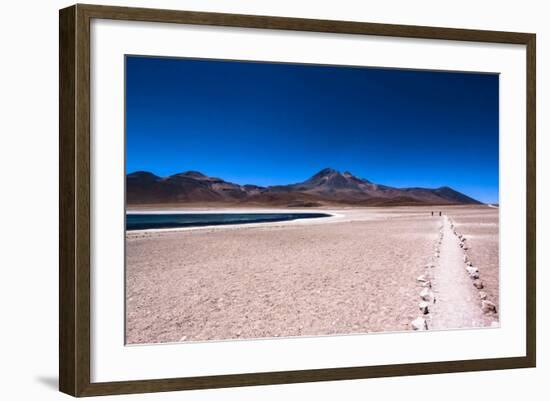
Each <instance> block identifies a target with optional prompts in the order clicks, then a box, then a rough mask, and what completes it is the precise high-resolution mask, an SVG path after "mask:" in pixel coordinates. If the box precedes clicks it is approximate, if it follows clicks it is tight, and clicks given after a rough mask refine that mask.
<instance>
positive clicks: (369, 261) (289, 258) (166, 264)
mask: <svg viewBox="0 0 550 401" xmlns="http://www.w3.org/2000/svg"><path fill="white" fill-rule="evenodd" d="M318 210H319V209H315V210H309V211H318ZM322 210H324V211H326V212H330V213H332V214H334V217H330V218H322V219H309V220H301V221H287V222H280V223H266V224H264V223H262V224H249V225H242V226H218V227H201V228H192V229H177V230H166V231H163V230H157V231H135V232H129V233H127V249H126V253H127V261H126V283H127V288H126V313H127V316H126V341H127V343H128V344H142V343H163V342H178V341H205V340H223V339H235V338H261V337H287V336H312V335H334V334H351V333H367V332H381V331H404V330H413V329H414V328H415V327H416V328H417V329H425V328H428V329H430V330H431V329H455V328H469V327H479V326H491V325H495V324H496V323H495V322H498V310H499V309H498V308H499V304H498V301H499V288H498V280H499V278H498V277H499V276H498V266H499V260H498V230H499V226H498V208H489V207H487V206H447V207H394V208H348V209H344V208H342V209H326V210H325V209H322ZM431 210H435V211H439V210H441V211H442V214H443V216H441V217H439V216H438V214H437V213H436V215H435V216H433V217H432V216H431V213H430V211H431ZM293 211H294V212H295V211H296V210H293ZM239 212H242V210H239ZM461 238H464V239H461ZM465 248H466V249H465ZM465 256H466V258H465ZM466 262H470V264H471V265H472V266H468V264H467V263H466ZM466 268H469V269H470V272H468V270H466ZM477 276H479V278H478V279H474V278H475V277H477ZM474 282H475V283H476V285H477V286H478V287H481V285H482V286H483V288H476V287H474V285H473V284H474ZM421 294H422V296H421ZM422 297H423V298H424V299H422ZM484 297H485V298H484ZM482 298H484V299H482ZM434 299H435V302H434ZM484 301H485V302H484ZM422 302H426V303H425V304H422ZM493 305H494V308H493ZM482 306H483V309H484V310H482ZM424 312H427V313H426V314H424ZM419 318H420V319H419ZM413 322H414V324H413Z"/></svg>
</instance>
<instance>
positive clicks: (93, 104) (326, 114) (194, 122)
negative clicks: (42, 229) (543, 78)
mask: <svg viewBox="0 0 550 401" xmlns="http://www.w3.org/2000/svg"><path fill="white" fill-rule="evenodd" d="M535 283H536V280H535V35H534V34H529V33H512V32H494V31H479V30H465V29H450V28H433V27H419V26H402V25H385V24H371V23H362V22H347V21H346V22H345V21H327V20H309V19H296V18H282V17H266V16H251V15H231V14H217V13H201V12H187V11H169V10H153V9H137V8H122V7H107V6H94V5H75V6H72V7H69V8H66V9H63V10H61V11H60V390H61V391H63V392H65V393H68V394H71V395H74V396H91V395H104V394H121V393H140V392H154V391H171V390H185V389H201V388H216V387H231V386H248V385H261V384H278V383H295V382H309V381H323V380H343V379H360V378H373V377H384V376H397V375H418V374H431V373H441V372H460V371H477V370H489V369H510V368H523V367H534V366H535V360H536V348H535V344H536V340H535V332H536V329H535V327H536V326H535V325H536V319H535V298H536V295H535Z"/></svg>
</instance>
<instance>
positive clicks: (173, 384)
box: [59, 4, 536, 396]
mask: <svg viewBox="0 0 550 401" xmlns="http://www.w3.org/2000/svg"><path fill="white" fill-rule="evenodd" d="M92 18H100V19H114V20H131V21H149V22H169V23H181V24H196V25H212V26H228V27H243V28H264V29H265V28H267V29H282V30H294V31H311V32H331V33H343V34H357V35H378V36H394V37H404V38H425V39H441V40H457V41H475V42H492V43H511V44H520V45H525V46H526V48H527V58H526V65H527V121H526V124H527V177H526V178H527V194H526V196H527V227H526V229H527V242H526V248H527V260H526V269H527V271H526V274H527V288H526V290H527V309H526V316H527V324H526V327H525V330H526V339H527V342H526V350H527V353H526V356H524V357H513V358H494V359H478V360H463V361H442V362H433V363H411V364H399V365H381V366H365V367H349V368H328V369H315V370H300V371H285V372H265V373H249V374H232V375H222V376H203V377H187V378H186V377H182V378H167V379H159V380H136V381H122V382H102V383H91V382H90V21H91V19H92ZM535 43H536V36H535V34H531V33H515V32H496V31H481V30H467V29H451V28H434V27H422V26H405V25H387V24H372V23H364V22H350V21H330V20H313V19H301V18H282V17H267V16H255V15H237V14H218V13H203V12H193V11H171V10H156V9H143V8H126V7H111V6H96V5H82V4H77V5H74V6H72V7H68V8H65V9H62V10H60V13H59V60H60V63H59V92H60V101H59V130H60V139H59V151H60V170H59V227H60V234H59V257H60V264H59V274H60V277H59V388H60V390H61V391H62V392H64V393H67V394H70V395H73V396H93V395H106V394H123V393H144V392H155V391H173V390H189V389H205V388H219V387H235V386H252V385H264V384H280V383H298V382H314V381H324V380H348V379H364V378H371V377H389V376H402V375H421V374H433V373H448V372H466V371H480V370H494V369H511V368H526V367H534V366H535V364H536V303H535V302H536V292H535V291H536V271H535V269H536V268H535V251H536V242H535V231H536V228H535V224H536V223H535V215H536V210H535V209H536V201H535V196H536V188H535V167H536V166H535V158H536V154H535V119H536V114H535V113H536V111H535V98H536V95H535V73H536V71H535V64H536V59H535V47H536V45H535Z"/></svg>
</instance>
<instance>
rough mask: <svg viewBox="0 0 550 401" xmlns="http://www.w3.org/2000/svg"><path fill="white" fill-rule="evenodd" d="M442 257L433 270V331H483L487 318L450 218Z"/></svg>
mask: <svg viewBox="0 0 550 401" xmlns="http://www.w3.org/2000/svg"><path fill="white" fill-rule="evenodd" d="M442 224H443V231H442V233H443V238H442V240H441V244H440V246H439V250H440V254H439V258H437V259H436V263H435V267H434V268H433V269H432V286H433V288H432V291H433V292H434V296H435V299H436V302H435V304H433V306H432V307H431V310H430V320H431V322H430V323H429V327H430V329H431V330H432V329H433V330H443V329H453V328H467V327H480V326H485V325H486V322H485V320H486V317H485V316H484V314H483V312H482V310H481V308H480V297H479V292H478V290H476V288H475V287H474V286H473V285H472V279H471V278H470V277H469V275H468V273H467V272H466V270H465V264H464V259H463V258H464V252H463V251H462V248H461V247H460V240H459V238H458V237H457V236H456V235H454V233H453V229H452V227H451V222H450V221H449V219H448V218H447V216H443V218H442Z"/></svg>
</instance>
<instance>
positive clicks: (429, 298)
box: [420, 288, 434, 302]
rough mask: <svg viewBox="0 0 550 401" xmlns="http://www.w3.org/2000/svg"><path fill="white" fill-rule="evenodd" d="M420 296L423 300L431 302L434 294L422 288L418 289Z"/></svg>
mask: <svg viewBox="0 0 550 401" xmlns="http://www.w3.org/2000/svg"><path fill="white" fill-rule="evenodd" d="M420 298H421V299H422V300H423V301H427V302H431V301H432V300H433V298H434V296H433V293H432V292H431V291H430V290H429V289H428V288H424V289H423V290H422V291H420Z"/></svg>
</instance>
